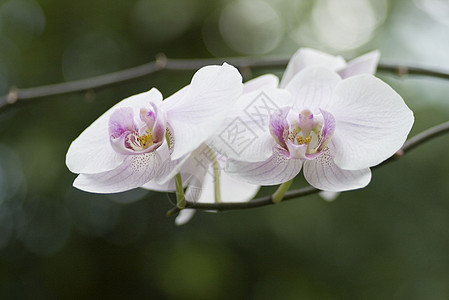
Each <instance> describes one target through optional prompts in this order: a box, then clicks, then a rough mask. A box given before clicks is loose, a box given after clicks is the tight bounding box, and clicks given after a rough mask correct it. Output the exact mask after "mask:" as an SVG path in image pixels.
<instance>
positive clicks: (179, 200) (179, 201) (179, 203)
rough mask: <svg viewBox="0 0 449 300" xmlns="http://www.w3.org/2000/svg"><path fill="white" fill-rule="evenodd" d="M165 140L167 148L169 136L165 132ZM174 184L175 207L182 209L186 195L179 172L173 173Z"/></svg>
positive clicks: (184, 205)
mask: <svg viewBox="0 0 449 300" xmlns="http://www.w3.org/2000/svg"><path fill="white" fill-rule="evenodd" d="M165 140H166V141H167V145H168V149H170V136H169V134H168V132H165ZM175 185H176V207H178V208H179V209H184V208H185V207H186V197H185V195H184V187H183V185H182V178H181V173H178V174H176V175H175Z"/></svg>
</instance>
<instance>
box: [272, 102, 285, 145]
mask: <svg viewBox="0 0 449 300" xmlns="http://www.w3.org/2000/svg"><path fill="white" fill-rule="evenodd" d="M289 112H290V108H289V107H283V108H281V109H279V110H277V111H275V112H274V113H273V114H272V115H271V119H270V126H269V129H270V133H271V135H272V136H273V138H274V140H275V141H276V143H278V144H279V146H281V147H282V148H284V149H287V144H286V143H285V141H286V140H287V138H288V131H289V124H288V122H287V115H288V113H289Z"/></svg>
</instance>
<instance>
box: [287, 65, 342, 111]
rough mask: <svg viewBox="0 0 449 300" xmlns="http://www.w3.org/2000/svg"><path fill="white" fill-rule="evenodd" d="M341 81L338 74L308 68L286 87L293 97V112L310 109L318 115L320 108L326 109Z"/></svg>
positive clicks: (321, 69)
mask: <svg viewBox="0 0 449 300" xmlns="http://www.w3.org/2000/svg"><path fill="white" fill-rule="evenodd" d="M340 81H341V78H340V76H339V75H338V74H337V73H336V72H334V71H331V70H329V69H326V68H323V67H308V68H306V69H304V70H303V71H301V72H299V73H298V74H296V75H295V76H294V77H293V78H292V80H290V82H289V83H288V85H287V86H286V89H287V90H288V91H289V92H290V93H291V94H292V96H293V110H294V111H297V112H301V111H302V110H304V109H309V110H311V111H312V112H313V113H317V112H318V108H322V109H326V108H327V106H328V105H329V103H330V102H331V100H332V93H333V90H334V88H335V86H336V85H337V84H338V83H339V82H340Z"/></svg>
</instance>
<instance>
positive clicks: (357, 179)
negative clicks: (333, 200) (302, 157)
mask: <svg viewBox="0 0 449 300" xmlns="http://www.w3.org/2000/svg"><path fill="white" fill-rule="evenodd" d="M304 177H305V178H306V180H307V181H308V182H309V183H310V184H311V185H312V186H314V187H316V188H317V189H320V190H323V191H328V192H342V191H349V190H355V189H359V188H363V187H365V186H367V185H368V183H369V182H370V181H371V171H370V169H369V168H364V169H360V170H343V169H341V168H339V167H338V166H337V165H336V164H335V163H334V160H333V158H332V156H331V155H330V153H329V150H328V149H326V150H325V151H324V152H323V153H322V154H321V155H320V156H319V157H317V158H316V159H314V160H307V161H305V162H304Z"/></svg>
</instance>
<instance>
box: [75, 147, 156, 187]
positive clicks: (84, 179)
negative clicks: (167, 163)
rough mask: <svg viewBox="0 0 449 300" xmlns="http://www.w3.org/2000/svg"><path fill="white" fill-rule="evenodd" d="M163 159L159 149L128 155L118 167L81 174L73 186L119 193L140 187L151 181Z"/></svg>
mask: <svg viewBox="0 0 449 300" xmlns="http://www.w3.org/2000/svg"><path fill="white" fill-rule="evenodd" d="M162 161H163V159H162V157H161V156H160V155H159V153H158V152H157V151H155V152H152V153H146V154H140V155H129V156H126V158H125V160H124V161H123V163H122V164H121V165H120V166H118V167H117V168H115V169H113V170H110V171H106V172H103V173H98V174H80V175H78V177H77V178H76V179H75V181H74V183H73V186H74V187H76V188H78V189H80V190H83V191H86V192H92V193H104V194H108V193H119V192H124V191H127V190H131V189H134V188H138V187H140V186H142V185H143V184H145V183H147V182H148V181H150V180H151V179H152V178H153V177H154V175H155V174H156V172H157V170H158V169H159V167H160V165H161V163H162Z"/></svg>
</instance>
